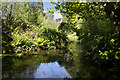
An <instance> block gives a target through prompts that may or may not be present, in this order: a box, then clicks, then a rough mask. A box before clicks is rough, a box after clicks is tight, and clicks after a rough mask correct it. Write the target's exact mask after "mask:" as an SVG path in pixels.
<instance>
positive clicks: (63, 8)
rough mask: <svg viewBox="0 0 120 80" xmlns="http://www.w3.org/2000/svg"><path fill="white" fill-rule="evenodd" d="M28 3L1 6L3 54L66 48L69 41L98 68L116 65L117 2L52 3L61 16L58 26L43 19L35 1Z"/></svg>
mask: <svg viewBox="0 0 120 80" xmlns="http://www.w3.org/2000/svg"><path fill="white" fill-rule="evenodd" d="M41 3H42V2H41ZM32 4H33V3H28V2H26V3H4V5H3V6H2V7H3V8H2V9H3V13H4V15H3V18H2V45H3V46H2V50H3V53H5V54H6V53H7V54H8V53H9V54H10V53H11V54H13V53H21V52H29V51H38V50H41V49H42V50H45V49H66V47H67V44H68V43H69V42H70V40H72V41H78V42H79V43H80V44H82V46H81V48H82V50H83V52H84V55H85V56H86V57H88V58H90V59H93V61H95V62H97V64H98V65H101V64H102V63H104V64H109V65H119V63H120V17H119V16H120V2H111V3H110V2H103V3H100V2H86V3H82V2H57V3H54V2H53V4H56V9H57V10H59V11H60V13H61V14H62V15H63V16H64V20H63V21H62V23H57V22H55V21H54V20H51V19H49V18H47V17H46V13H43V7H41V4H39V2H37V3H34V4H33V5H32ZM8 5H9V6H8ZM49 12H51V14H52V13H53V11H52V10H51V11H50V10H49ZM73 35H76V36H75V37H73ZM77 39H78V40H77Z"/></svg>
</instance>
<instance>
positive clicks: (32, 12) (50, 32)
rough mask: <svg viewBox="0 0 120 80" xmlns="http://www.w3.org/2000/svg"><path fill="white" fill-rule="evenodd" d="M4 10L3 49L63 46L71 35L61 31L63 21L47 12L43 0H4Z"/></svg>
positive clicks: (15, 49) (34, 48) (22, 49)
mask: <svg viewBox="0 0 120 80" xmlns="http://www.w3.org/2000/svg"><path fill="white" fill-rule="evenodd" d="M2 10H3V16H2V45H3V46H2V49H3V53H14V52H15V53H19V52H24V51H27V52H28V51H36V50H40V49H52V48H54V49H56V48H60V49H61V48H63V47H64V46H65V45H66V42H67V37H66V36H65V35H63V34H62V33H60V32H58V30H57V26H59V23H57V22H55V21H53V20H50V19H49V18H48V17H47V16H46V15H47V14H46V13H43V3H42V2H36V3H34V2H33V3H30V2H29V3H28V2H26V3H12V2H11V3H8V2H7V3H3V5H2ZM46 21H47V22H46ZM49 22H51V24H48V23H49ZM49 28H51V29H49Z"/></svg>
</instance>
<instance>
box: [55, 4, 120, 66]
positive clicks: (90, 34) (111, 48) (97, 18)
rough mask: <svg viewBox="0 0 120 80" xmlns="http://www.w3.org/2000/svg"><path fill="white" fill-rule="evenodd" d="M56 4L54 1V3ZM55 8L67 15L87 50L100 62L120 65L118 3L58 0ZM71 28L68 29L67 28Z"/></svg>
mask: <svg viewBox="0 0 120 80" xmlns="http://www.w3.org/2000/svg"><path fill="white" fill-rule="evenodd" d="M53 3H54V2H53ZM54 4H56V9H58V10H60V12H61V13H62V14H63V16H66V22H67V24H68V25H69V26H70V25H72V26H71V30H73V31H74V32H76V34H77V36H78V37H79V40H80V42H81V44H82V45H83V46H82V48H83V50H84V53H85V55H86V56H88V57H89V58H92V59H93V60H95V62H97V63H98V64H100V63H101V62H104V63H106V64H111V65H115V64H116V65H118V64H119V60H120V28H119V27H120V19H119V16H120V3H119V2H104V3H101V2H86V3H83V2H61V3H60V2H58V3H54ZM66 30H68V29H66Z"/></svg>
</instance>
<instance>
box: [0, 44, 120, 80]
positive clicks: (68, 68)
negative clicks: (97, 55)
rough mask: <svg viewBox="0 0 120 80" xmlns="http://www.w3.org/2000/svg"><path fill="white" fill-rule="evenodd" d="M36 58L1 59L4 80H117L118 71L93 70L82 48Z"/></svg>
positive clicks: (74, 46)
mask: <svg viewBox="0 0 120 80" xmlns="http://www.w3.org/2000/svg"><path fill="white" fill-rule="evenodd" d="M36 53H38V55H32V56H27V55H26V56H23V57H4V58H3V59H2V75H3V76H2V77H3V78H80V79H87V80H96V79H106V80H115V79H119V76H120V72H119V71H120V70H119V68H117V67H113V68H108V69H106V68H101V67H96V65H95V64H94V63H92V61H90V60H89V59H87V58H85V57H84V56H83V54H82V50H81V47H80V46H79V45H77V44H76V43H74V44H70V45H69V46H68V50H67V49H66V50H43V51H40V52H36Z"/></svg>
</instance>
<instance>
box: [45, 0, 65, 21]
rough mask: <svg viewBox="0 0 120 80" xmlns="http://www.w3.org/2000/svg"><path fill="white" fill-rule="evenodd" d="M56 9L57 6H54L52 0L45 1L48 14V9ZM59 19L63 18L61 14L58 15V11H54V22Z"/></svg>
mask: <svg viewBox="0 0 120 80" xmlns="http://www.w3.org/2000/svg"><path fill="white" fill-rule="evenodd" d="M52 8H55V4H52V3H51V1H50V0H43V9H44V11H45V12H46V11H47V9H52ZM57 18H63V17H62V15H61V13H58V10H57V11H56V10H55V11H54V20H56V19H57Z"/></svg>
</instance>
